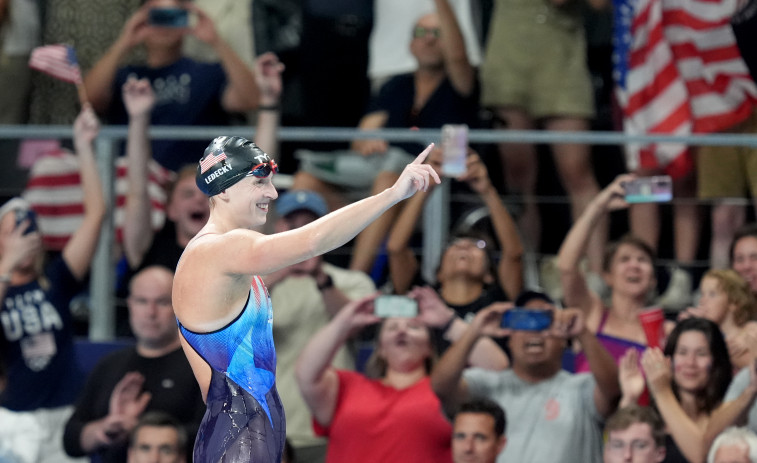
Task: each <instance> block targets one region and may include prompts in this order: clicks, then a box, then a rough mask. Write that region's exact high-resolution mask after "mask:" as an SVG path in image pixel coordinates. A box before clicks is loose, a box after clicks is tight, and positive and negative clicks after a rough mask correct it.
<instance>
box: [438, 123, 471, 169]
mask: <svg viewBox="0 0 757 463" xmlns="http://www.w3.org/2000/svg"><path fill="white" fill-rule="evenodd" d="M442 153H443V155H442V174H443V175H445V176H447V177H459V176H461V175H463V174H464V173H465V157H466V156H467V155H468V126H467V125H465V124H445V125H443V126H442Z"/></svg>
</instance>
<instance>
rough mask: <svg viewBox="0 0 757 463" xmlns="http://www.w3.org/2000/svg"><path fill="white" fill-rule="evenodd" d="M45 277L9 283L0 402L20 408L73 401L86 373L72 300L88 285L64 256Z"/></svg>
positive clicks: (1, 313)
mask: <svg viewBox="0 0 757 463" xmlns="http://www.w3.org/2000/svg"><path fill="white" fill-rule="evenodd" d="M45 276H46V278H47V281H48V282H49V285H46V287H43V286H41V285H40V283H39V281H37V280H35V281H32V282H30V283H27V284H24V285H19V286H10V287H8V289H7V291H6V293H5V297H4V298H3V305H2V309H1V310H0V325H1V326H2V331H0V355H1V356H2V357H1V359H2V362H3V365H4V367H5V372H6V377H7V380H8V383H7V386H6V388H5V390H4V391H3V393H2V394H1V395H0V406H2V407H5V408H7V409H10V410H14V411H30V410H36V409H38V408H55V407H60V406H63V405H69V404H72V403H73V402H74V401H75V400H76V396H77V394H78V392H79V389H80V387H81V378H82V375H81V373H80V372H79V369H78V366H77V363H76V359H75V356H74V343H73V328H72V320H71V312H70V311H69V303H70V302H71V299H72V298H73V297H74V296H75V295H76V294H77V293H78V292H79V290H80V289H81V287H82V285H81V282H79V281H78V280H77V279H76V278H75V277H74V275H73V274H72V273H71V270H70V269H69V268H68V265H66V262H65V261H64V260H63V258H61V257H59V258H57V259H55V260H54V261H53V262H52V263H51V264H50V265H48V267H47V268H46V269H45Z"/></svg>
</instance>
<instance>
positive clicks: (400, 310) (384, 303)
mask: <svg viewBox="0 0 757 463" xmlns="http://www.w3.org/2000/svg"><path fill="white" fill-rule="evenodd" d="M373 314H374V315H375V316H377V317H381V318H392V317H404V318H414V317H417V316H418V302H417V301H416V300H415V299H411V298H409V297H407V296H394V295H382V296H378V297H377V298H376V299H374V301H373Z"/></svg>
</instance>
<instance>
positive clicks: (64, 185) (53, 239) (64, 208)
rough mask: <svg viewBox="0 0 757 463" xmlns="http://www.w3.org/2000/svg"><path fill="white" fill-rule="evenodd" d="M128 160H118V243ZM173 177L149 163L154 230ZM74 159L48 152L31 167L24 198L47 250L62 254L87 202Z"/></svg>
mask: <svg viewBox="0 0 757 463" xmlns="http://www.w3.org/2000/svg"><path fill="white" fill-rule="evenodd" d="M127 168H128V164H127V162H126V157H125V156H122V157H119V158H117V159H116V175H115V178H116V184H115V190H116V204H115V207H114V221H115V226H116V240H117V241H118V242H121V239H122V229H123V223H124V214H125V211H124V205H125V203H126V193H127V190H128V184H127V174H128V172H127ZM173 175H174V174H173V173H172V172H170V171H168V170H166V169H164V168H163V167H161V166H160V165H159V164H158V163H157V162H155V161H150V163H149V173H148V185H147V192H148V194H149V196H150V203H151V205H152V212H151V219H152V225H153V228H154V229H155V230H157V229H159V228H160V227H162V226H163V223H164V220H165V203H166V191H165V187H166V185H167V184H168V183H169V182H170V181H171V180H172V179H173ZM82 195H83V193H82V189H81V180H80V178H79V164H78V159H77V157H76V156H75V155H73V154H71V153H70V152H68V151H66V150H57V151H52V152H48V153H47V154H46V155H45V156H44V157H42V158H41V159H39V160H38V161H37V162H36V163H35V164H34V167H32V170H31V173H30V177H29V182H28V183H27V186H26V189H25V190H24V193H23V195H22V196H23V197H24V199H26V200H27V201H29V203H30V204H31V206H32V209H33V210H34V211H35V212H36V213H37V222H38V224H39V228H40V232H41V234H42V242H43V244H44V246H45V248H46V249H51V250H61V249H63V247H64V246H65V245H66V243H67V242H68V239H69V238H70V237H71V234H72V233H73V232H74V231H76V229H77V228H79V225H81V221H82V219H83V217H84V198H83V196H82Z"/></svg>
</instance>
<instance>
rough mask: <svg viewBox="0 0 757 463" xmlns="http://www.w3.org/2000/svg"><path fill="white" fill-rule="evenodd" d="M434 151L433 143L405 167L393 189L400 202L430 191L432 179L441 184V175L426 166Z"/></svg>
mask: <svg viewBox="0 0 757 463" xmlns="http://www.w3.org/2000/svg"><path fill="white" fill-rule="evenodd" d="M432 149H434V144H433V143H431V144H430V145H428V146H427V147H426V149H425V150H423V152H422V153H421V154H419V155H418V157H417V158H415V160H414V161H413V162H411V163H410V164H408V165H407V166H405V169H404V170H403V171H402V174H400V178H398V179H397V181H396V182H395V183H394V185H393V186H392V189H393V190H394V191H395V192H397V193H398V194H399V199H400V201H401V200H403V199H406V198H409V197H410V196H413V195H414V194H415V193H416V192H418V191H426V190H428V187H429V183H430V181H431V179H433V180H434V182H436V183H437V184H438V183H441V180H440V179H439V175H438V174H437V173H436V171H435V170H434V169H433V167H431V166H430V165H429V164H424V161H425V160H426V157H427V156H428V154H429V153H430V152H431V150H432Z"/></svg>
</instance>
